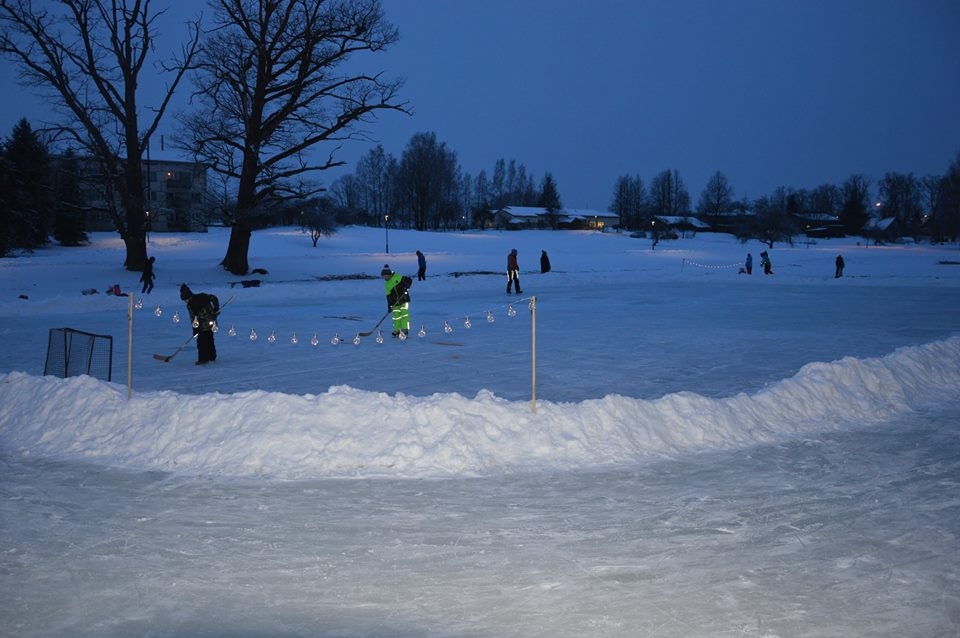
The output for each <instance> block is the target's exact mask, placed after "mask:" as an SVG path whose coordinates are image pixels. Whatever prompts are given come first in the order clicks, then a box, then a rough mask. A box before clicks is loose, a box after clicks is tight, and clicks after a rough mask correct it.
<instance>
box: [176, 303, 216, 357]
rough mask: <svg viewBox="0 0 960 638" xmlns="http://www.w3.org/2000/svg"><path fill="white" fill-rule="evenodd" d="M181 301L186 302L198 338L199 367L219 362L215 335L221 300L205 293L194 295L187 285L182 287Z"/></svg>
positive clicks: (194, 332)
mask: <svg viewBox="0 0 960 638" xmlns="http://www.w3.org/2000/svg"><path fill="white" fill-rule="evenodd" d="M180 299H182V300H183V301H185V302H186V304H187V312H189V313H190V324H191V325H192V326H193V334H194V336H196V338H197V365H198V366H199V365H203V364H205V363H210V362H211V361H216V360H217V346H216V344H215V343H214V340H213V333H214V332H216V331H217V315H218V314H220V300H219V299H217V296H216V295H211V294H208V293H205V292H200V293H194V292H193V291H192V290H190V287H189V286H188V285H187V284H181V285H180Z"/></svg>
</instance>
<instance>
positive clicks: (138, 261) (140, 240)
mask: <svg viewBox="0 0 960 638" xmlns="http://www.w3.org/2000/svg"><path fill="white" fill-rule="evenodd" d="M121 236H122V238H123V243H124V245H125V246H126V247H127V256H126V259H125V260H124V262H123V267H124V268H126V269H127V270H133V271H142V270H143V267H144V265H146V263H147V238H146V236H145V235H144V234H143V233H142V232H139V233H130V232H127V233H121Z"/></svg>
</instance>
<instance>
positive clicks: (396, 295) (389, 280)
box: [380, 264, 413, 337]
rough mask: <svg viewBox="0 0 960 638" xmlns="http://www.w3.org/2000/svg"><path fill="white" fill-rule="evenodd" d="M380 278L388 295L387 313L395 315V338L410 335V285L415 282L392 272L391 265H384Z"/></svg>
mask: <svg viewBox="0 0 960 638" xmlns="http://www.w3.org/2000/svg"><path fill="white" fill-rule="evenodd" d="M380 276H381V277H383V280H384V282H385V284H384V289H385V290H386V293H387V312H392V313H393V336H394V337H399V336H400V335H401V334H402V335H403V336H404V337H406V336H407V335H408V334H410V285H411V284H413V280H412V279H410V277H407V276H406V275H401V274H400V273H398V272H393V271H392V270H390V265H389V264H384V265H383V270H381V271H380Z"/></svg>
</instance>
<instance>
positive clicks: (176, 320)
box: [170, 311, 180, 323]
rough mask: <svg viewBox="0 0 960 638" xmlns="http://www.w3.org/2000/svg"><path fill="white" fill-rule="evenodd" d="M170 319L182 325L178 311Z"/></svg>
mask: <svg viewBox="0 0 960 638" xmlns="http://www.w3.org/2000/svg"><path fill="white" fill-rule="evenodd" d="M170 319H171V320H172V321H173V323H180V312H179V311H177V312H175V313H173V316H172V317H170Z"/></svg>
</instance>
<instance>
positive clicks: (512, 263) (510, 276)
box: [507, 248, 523, 295]
mask: <svg viewBox="0 0 960 638" xmlns="http://www.w3.org/2000/svg"><path fill="white" fill-rule="evenodd" d="M513 284H516V285H517V294H518V295H520V294H523V291H522V290H520V266H519V265H517V249H516V248H514V249H513V250H511V251H510V254H509V255H507V294H508V295H509V294H510V288H511V287H512V286H513Z"/></svg>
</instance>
